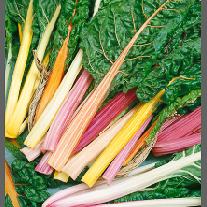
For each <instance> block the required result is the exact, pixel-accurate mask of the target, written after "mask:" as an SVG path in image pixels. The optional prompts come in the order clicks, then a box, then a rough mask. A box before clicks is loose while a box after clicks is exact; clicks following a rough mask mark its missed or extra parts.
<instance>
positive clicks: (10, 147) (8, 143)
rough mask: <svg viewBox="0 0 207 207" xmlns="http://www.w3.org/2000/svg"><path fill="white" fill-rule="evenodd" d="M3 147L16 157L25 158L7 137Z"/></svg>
mask: <svg viewBox="0 0 207 207" xmlns="http://www.w3.org/2000/svg"><path fill="white" fill-rule="evenodd" d="M5 147H6V148H7V150H9V152H10V153H11V154H12V155H13V156H14V157H15V158H17V159H20V160H25V156H24V155H23V154H22V152H21V151H20V150H19V148H18V147H16V146H15V145H14V144H13V143H12V142H11V141H10V140H9V139H7V138H5Z"/></svg>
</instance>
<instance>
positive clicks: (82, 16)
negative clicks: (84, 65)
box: [50, 0, 90, 68]
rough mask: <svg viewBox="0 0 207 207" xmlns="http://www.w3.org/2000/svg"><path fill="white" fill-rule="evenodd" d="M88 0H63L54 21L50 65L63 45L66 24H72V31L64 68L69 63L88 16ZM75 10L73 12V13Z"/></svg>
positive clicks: (66, 30)
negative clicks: (55, 21)
mask: <svg viewBox="0 0 207 207" xmlns="http://www.w3.org/2000/svg"><path fill="white" fill-rule="evenodd" d="M89 6H90V4H89V1H88V0H78V1H74V0H69V1H68V0H63V1H62V10H61V13H60V16H59V19H58V21H57V23H56V30H55V32H54V38H53V42H52V44H53V45H52V53H51V56H50V67H51V68H52V67H53V65H54V62H55V59H56V57H57V54H58V52H59V50H60V48H61V46H62V45H63V41H64V40H65V39H66V37H67V35H68V26H69V24H70V23H71V24H72V31H71V33H70V36H69V42H68V49H69V51H68V53H69V54H68V58H67V60H66V68H67V67H68V65H69V64H70V63H71V61H72V60H73V58H74V57H75V54H76V52H77V50H78V45H79V42H80V32H81V30H82V28H83V26H84V24H85V22H86V21H87V20H88V18H89ZM74 11H75V14H74V15H73V13H74Z"/></svg>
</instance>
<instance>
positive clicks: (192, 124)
mask: <svg viewBox="0 0 207 207" xmlns="http://www.w3.org/2000/svg"><path fill="white" fill-rule="evenodd" d="M167 122H168V123H169V122H171V124H170V125H168V126H167V127H165V128H164V129H163V128H162V130H161V131H160V132H159V134H158V137H157V142H156V144H155V146H154V147H153V149H152V152H153V154H154V156H163V155H167V154H171V153H175V152H179V151H182V150H184V149H186V148H188V147H192V146H193V145H195V144H199V143H201V132H200V130H201V107H198V108H197V109H195V110H194V111H193V112H191V113H190V114H188V115H185V116H181V117H179V118H178V119H176V120H175V119H173V120H169V121H167ZM164 125H166V124H164Z"/></svg>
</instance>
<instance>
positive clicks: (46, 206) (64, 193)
mask: <svg viewBox="0 0 207 207" xmlns="http://www.w3.org/2000/svg"><path fill="white" fill-rule="evenodd" d="M103 183H104V182H103V181H98V182H97V184H96V186H98V185H101V184H103ZM88 189H89V187H88V186H87V185H86V184H85V183H82V184H78V185H74V186H72V187H70V188H67V189H65V190H60V191H58V192H57V193H55V194H54V195H52V196H51V197H49V198H48V199H47V200H46V201H45V202H44V203H43V204H42V207H50V206H51V205H52V204H53V203H54V202H56V201H59V200H61V199H64V198H67V197H68V196H71V195H73V194H76V193H80V192H85V191H87V190H88Z"/></svg>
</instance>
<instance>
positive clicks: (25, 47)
mask: <svg viewBox="0 0 207 207" xmlns="http://www.w3.org/2000/svg"><path fill="white" fill-rule="evenodd" d="M32 21H33V0H30V3H29V7H28V10H27V15H26V21H25V25H24V32H23V39H22V43H21V45H20V48H19V53H18V56H17V60H16V63H15V66H14V71H13V75H12V82H11V86H10V90H9V95H8V100H7V106H6V112H5V127H6V129H5V130H6V137H9V138H14V137H13V136H11V137H10V136H9V134H7V132H9V131H10V130H9V126H8V124H10V122H11V117H12V115H13V113H14V110H15V107H16V105H17V101H18V98H19V93H20V88H21V84H22V78H23V75H24V71H25V68H26V61H27V57H28V53H29V48H30V44H31V41H32V36H33V31H32ZM6 80H7V79H6ZM18 132H19V130H18ZM18 132H17V133H18Z"/></svg>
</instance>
